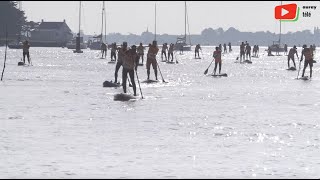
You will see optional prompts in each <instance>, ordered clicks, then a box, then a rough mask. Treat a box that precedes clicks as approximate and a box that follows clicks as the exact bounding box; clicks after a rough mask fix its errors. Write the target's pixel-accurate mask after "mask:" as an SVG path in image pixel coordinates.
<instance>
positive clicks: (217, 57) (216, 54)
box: [213, 47, 221, 75]
mask: <svg viewBox="0 0 320 180" xmlns="http://www.w3.org/2000/svg"><path fill="white" fill-rule="evenodd" d="M213 58H214V73H213V74H214V75H216V70H217V66H218V64H219V74H221V50H220V49H219V47H216V50H215V51H214V52H213Z"/></svg>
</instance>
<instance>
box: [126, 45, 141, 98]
mask: <svg viewBox="0 0 320 180" xmlns="http://www.w3.org/2000/svg"><path fill="white" fill-rule="evenodd" d="M136 50H137V49H136V46H135V45H133V46H131V49H129V50H127V51H125V52H124V56H123V64H122V88H123V92H124V93H127V78H128V73H129V76H130V80H131V84H132V88H133V92H134V96H137V92H136V83H135V81H134V71H135V70H137V66H136V60H137V59H138V58H139V56H138V54H137V52H136ZM138 60H139V59H138Z"/></svg>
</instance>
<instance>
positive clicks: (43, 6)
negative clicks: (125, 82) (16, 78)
mask: <svg viewBox="0 0 320 180" xmlns="http://www.w3.org/2000/svg"><path fill="white" fill-rule="evenodd" d="M79 2H80V1H22V10H24V11H25V13H26V16H27V20H29V21H36V22H40V21H41V20H42V19H43V20H44V21H60V22H62V21H63V20H64V19H65V20H66V23H67V24H68V26H69V27H70V29H71V30H72V31H73V32H78V26H79V4H80V3H79ZM105 3H106V5H105V6H106V16H107V34H108V33H121V34H129V33H132V34H138V35H140V34H141V33H142V32H144V31H146V29H147V28H148V29H149V31H151V32H153V33H154V31H155V4H156V6H157V16H156V17H157V18H156V19H157V23H156V24H157V29H156V32H157V34H171V35H180V34H184V1H105ZM289 3H296V4H297V5H298V7H300V15H299V19H298V21H296V22H283V23H282V33H286V32H288V31H291V32H295V31H302V30H306V29H309V30H312V32H313V28H314V27H315V26H320V21H319V19H320V1H283V4H289ZM280 4H281V1H187V12H188V18H189V32H190V34H200V33H201V31H202V30H203V29H205V28H209V27H211V28H213V29H217V28H219V27H222V28H223V29H224V30H227V29H228V28H230V27H234V28H236V29H238V30H240V31H245V32H256V31H270V32H275V33H279V31H280V26H279V21H278V20H276V19H275V18H274V8H275V6H277V5H280ZM302 6H317V8H316V10H306V9H302ZM318 6H319V7H318ZM304 11H308V12H311V17H302V12H304ZM101 12H102V1H82V11H81V13H82V15H81V29H82V30H83V31H84V33H85V34H90V35H93V34H100V33H101ZM187 28H188V27H187ZM187 33H188V32H187Z"/></svg>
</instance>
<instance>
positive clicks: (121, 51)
mask: <svg viewBox="0 0 320 180" xmlns="http://www.w3.org/2000/svg"><path fill="white" fill-rule="evenodd" d="M127 46H128V44H127V42H123V43H122V47H121V48H120V49H119V51H118V61H117V64H116V70H115V72H114V83H117V82H118V81H117V80H118V71H119V69H120V67H121V66H122V63H123V58H124V55H125V52H126V51H127ZM122 83H123V82H122Z"/></svg>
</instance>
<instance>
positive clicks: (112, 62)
mask: <svg viewBox="0 0 320 180" xmlns="http://www.w3.org/2000/svg"><path fill="white" fill-rule="evenodd" d="M114 63H116V61H109V62H108V64H114Z"/></svg>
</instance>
